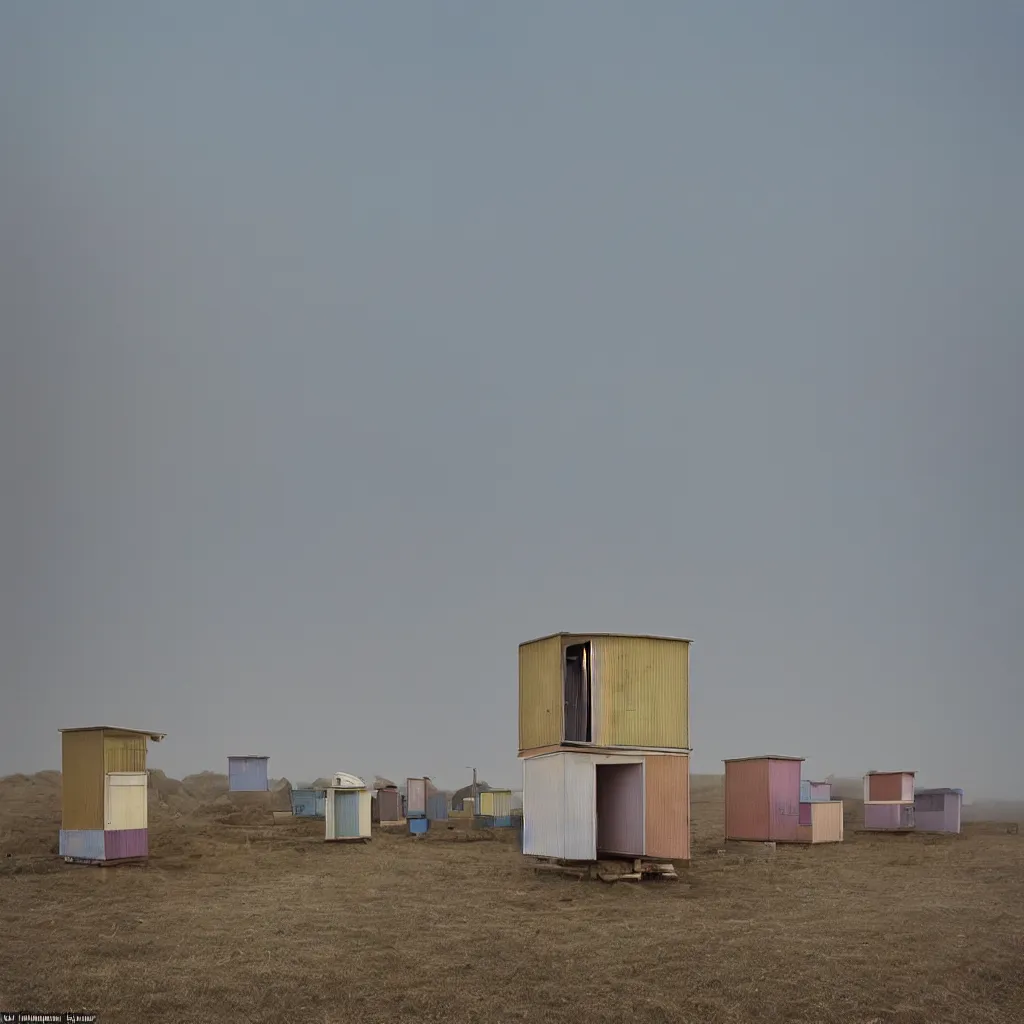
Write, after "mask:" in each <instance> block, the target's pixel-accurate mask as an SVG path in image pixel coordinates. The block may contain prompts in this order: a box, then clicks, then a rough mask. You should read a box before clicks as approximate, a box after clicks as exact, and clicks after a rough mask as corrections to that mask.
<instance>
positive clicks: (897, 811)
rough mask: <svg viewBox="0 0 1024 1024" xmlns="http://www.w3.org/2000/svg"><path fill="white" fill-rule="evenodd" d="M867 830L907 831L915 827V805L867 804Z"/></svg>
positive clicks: (865, 821)
mask: <svg viewBox="0 0 1024 1024" xmlns="http://www.w3.org/2000/svg"><path fill="white" fill-rule="evenodd" d="M864 827H865V828H866V829H879V830H885V829H907V828H913V827H914V805H913V804H865V805H864Z"/></svg>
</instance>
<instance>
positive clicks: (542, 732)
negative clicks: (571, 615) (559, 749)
mask: <svg viewBox="0 0 1024 1024" xmlns="http://www.w3.org/2000/svg"><path fill="white" fill-rule="evenodd" d="M562 725H563V723H562V641H561V639H560V638H559V637H557V636H553V637H549V638H548V639H547V640H537V641H534V642H533V643H530V644H524V645H523V646H522V647H520V648H519V750H520V752H522V751H524V750H531V749H533V748H535V747H543V746H546V745H548V744H552V743H561V741H562Z"/></svg>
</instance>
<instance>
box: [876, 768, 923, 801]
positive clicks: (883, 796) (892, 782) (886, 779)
mask: <svg viewBox="0 0 1024 1024" xmlns="http://www.w3.org/2000/svg"><path fill="white" fill-rule="evenodd" d="M911 781H913V780H911ZM904 790H905V787H904V784H903V775H902V773H900V772H887V773H885V774H882V775H869V776H868V794H869V796H868V799H870V800H906V799H907V797H905V796H904V795H903V794H904ZM909 799H911V800H912V799H913V789H911V795H910V798H909Z"/></svg>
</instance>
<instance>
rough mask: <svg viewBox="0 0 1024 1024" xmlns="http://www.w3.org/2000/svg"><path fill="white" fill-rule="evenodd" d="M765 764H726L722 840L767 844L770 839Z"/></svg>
mask: <svg viewBox="0 0 1024 1024" xmlns="http://www.w3.org/2000/svg"><path fill="white" fill-rule="evenodd" d="M794 763H796V764H799V762H794ZM768 764H769V762H768V761H767V760H764V759H761V760H757V761H727V762H726V765H725V838H726V839H737V840H747V839H749V840H760V841H762V842H767V840H768V839H769V837H770V836H771V810H770V795H769V789H768V778H769V772H768Z"/></svg>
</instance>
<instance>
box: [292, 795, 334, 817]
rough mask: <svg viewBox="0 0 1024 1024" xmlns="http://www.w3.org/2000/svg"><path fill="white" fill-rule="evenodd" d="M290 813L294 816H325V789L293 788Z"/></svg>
mask: <svg viewBox="0 0 1024 1024" xmlns="http://www.w3.org/2000/svg"><path fill="white" fill-rule="evenodd" d="M291 799H292V814H294V815H295V817H296V818H317V819H319V818H325V817H326V816H327V790H326V789H293V790H292V793H291Z"/></svg>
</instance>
